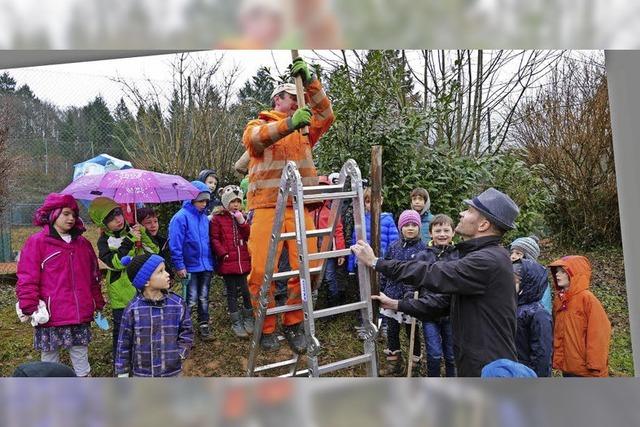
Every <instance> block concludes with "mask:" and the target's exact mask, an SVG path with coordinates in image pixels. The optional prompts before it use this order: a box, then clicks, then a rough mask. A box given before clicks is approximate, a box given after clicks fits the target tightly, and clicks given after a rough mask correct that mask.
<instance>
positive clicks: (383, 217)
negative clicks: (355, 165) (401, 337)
mask: <svg viewBox="0 0 640 427" xmlns="http://www.w3.org/2000/svg"><path fill="white" fill-rule="evenodd" d="M363 197H364V223H365V230H366V232H367V243H371V187H367V188H366V189H365V190H364V194H363ZM399 238H400V235H399V233H398V229H397V228H396V223H395V222H394V220H393V215H391V213H389V212H382V213H381V214H380V253H381V254H384V253H385V252H386V251H387V247H388V246H389V245H390V244H391V243H393V242H395V241H396V240H398V239H399ZM357 240H358V239H357V238H356V231H355V229H354V230H353V235H352V236H351V242H353V244H355V243H356V242H357ZM356 268H357V261H356V258H355V256H354V255H353V254H351V255H349V257H348V259H347V271H348V272H349V275H355V274H356ZM357 313H358V317H359V316H360V312H359V311H358V312H357ZM358 323H362V322H361V321H360V322H358ZM381 328H382V331H381V333H382V336H383V337H384V336H386V318H385V317H382V327H381ZM356 330H357V331H358V337H359V338H360V339H364V327H363V326H356Z"/></svg>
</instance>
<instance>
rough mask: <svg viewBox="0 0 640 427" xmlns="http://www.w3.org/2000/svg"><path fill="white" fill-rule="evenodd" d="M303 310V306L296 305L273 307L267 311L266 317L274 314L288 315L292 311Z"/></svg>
mask: <svg viewBox="0 0 640 427" xmlns="http://www.w3.org/2000/svg"><path fill="white" fill-rule="evenodd" d="M296 310H302V304H294V305H281V306H280V307H273V308H269V309H267V314H266V316H272V315H274V314H280V313H288V312H290V311H296Z"/></svg>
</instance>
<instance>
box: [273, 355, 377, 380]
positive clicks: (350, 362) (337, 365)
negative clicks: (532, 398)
mask: <svg viewBox="0 0 640 427" xmlns="http://www.w3.org/2000/svg"><path fill="white" fill-rule="evenodd" d="M369 361H371V355H369V354H361V355H360V356H356V357H352V358H350V359H344V360H339V361H337V362H333V363H328V364H326V365H322V366H319V367H318V371H319V373H320V375H323V374H328V373H329V372H333V371H338V370H340V369H346V368H350V367H352V366H355V365H360V364H362V363H367V362H369ZM308 374H309V370H308V369H302V370H300V371H298V372H296V374H295V376H298V375H308ZM291 376H292V375H291V374H285V375H280V377H281V378H285V377H291Z"/></svg>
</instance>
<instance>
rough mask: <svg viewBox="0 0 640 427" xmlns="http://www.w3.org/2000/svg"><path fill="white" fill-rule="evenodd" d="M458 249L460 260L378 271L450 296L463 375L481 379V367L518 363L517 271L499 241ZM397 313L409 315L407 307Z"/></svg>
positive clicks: (395, 264)
mask: <svg viewBox="0 0 640 427" xmlns="http://www.w3.org/2000/svg"><path fill="white" fill-rule="evenodd" d="M456 247H457V249H458V251H459V254H460V259H458V260H453V261H441V262H435V263H428V262H424V261H420V260H418V261H404V262H403V261H395V260H385V259H378V261H377V263H376V267H375V269H376V271H377V272H379V273H382V274H384V275H386V276H388V277H391V278H393V279H394V280H402V281H406V282H408V283H410V284H412V285H413V286H416V287H418V286H419V287H425V288H427V290H430V291H432V292H435V293H437V294H450V295H451V324H452V329H453V339H454V344H453V349H454V352H455V356H456V366H457V367H458V375H459V376H461V377H479V376H480V373H481V371H482V367H483V366H485V365H486V364H488V363H490V362H492V361H494V360H496V359H503V358H504V359H510V360H516V347H515V335H516V288H515V281H514V277H513V268H512V266H511V260H510V259H509V252H507V250H506V249H505V248H503V247H502V246H500V238H499V237H497V236H487V237H480V238H476V239H471V240H467V241H463V242H461V243H458V244H457V245H456ZM398 309H399V310H401V311H403V312H405V313H408V314H410V313H409V312H408V311H405V307H404V305H402V304H399V306H398ZM429 310H430V311H431V309H429ZM442 311H443V310H442V308H441V307H438V308H436V309H433V310H432V313H429V312H427V313H425V315H426V317H431V316H436V317H437V316H442V314H443V313H442ZM427 320H431V319H429V318H427Z"/></svg>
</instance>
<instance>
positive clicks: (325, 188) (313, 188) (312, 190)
mask: <svg viewBox="0 0 640 427" xmlns="http://www.w3.org/2000/svg"><path fill="white" fill-rule="evenodd" d="M340 190H344V186H343V185H341V184H332V185H310V186H308V187H302V191H303V194H317V193H331V192H335V191H340Z"/></svg>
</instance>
